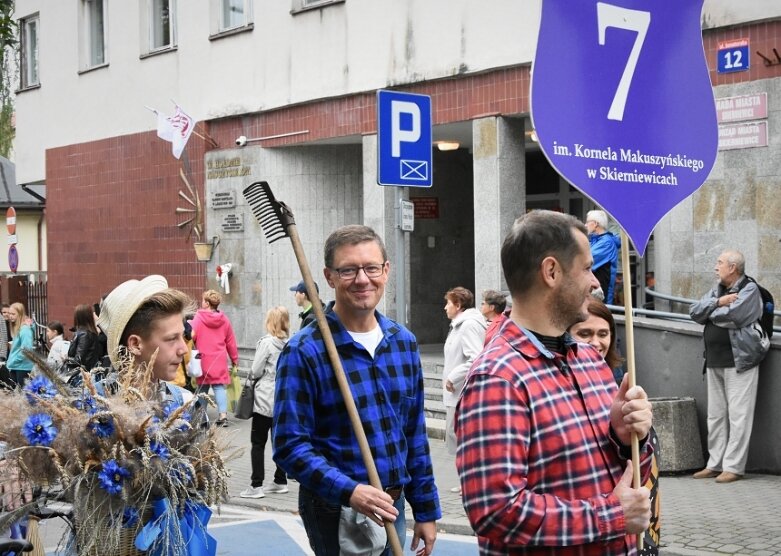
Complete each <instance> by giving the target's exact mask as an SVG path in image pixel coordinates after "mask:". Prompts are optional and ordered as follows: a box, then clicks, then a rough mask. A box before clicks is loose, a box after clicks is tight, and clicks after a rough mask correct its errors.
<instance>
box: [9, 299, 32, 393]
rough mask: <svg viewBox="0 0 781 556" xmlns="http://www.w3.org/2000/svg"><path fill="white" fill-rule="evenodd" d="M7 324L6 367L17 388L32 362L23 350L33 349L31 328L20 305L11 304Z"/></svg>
mask: <svg viewBox="0 0 781 556" xmlns="http://www.w3.org/2000/svg"><path fill="white" fill-rule="evenodd" d="M8 323H9V324H10V325H11V337H12V339H11V349H10V351H9V353H8V361H6V366H7V367H8V371H9V373H10V375H11V380H12V381H13V382H15V383H16V384H18V385H19V386H24V383H25V382H27V378H28V377H29V376H30V371H32V370H33V362H32V360H30V359H28V358H27V356H26V355H25V354H24V350H25V349H33V327H32V324H30V323H29V319H28V318H27V311H25V309H24V305H23V304H21V303H13V304H11V307H10V308H9V309H8Z"/></svg>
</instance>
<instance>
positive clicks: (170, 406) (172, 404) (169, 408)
mask: <svg viewBox="0 0 781 556" xmlns="http://www.w3.org/2000/svg"><path fill="white" fill-rule="evenodd" d="M180 407H182V404H180V403H177V402H176V401H175V400H168V401H167V402H165V403H164V404H163V417H165V418H166V419H168V418H169V417H171V414H172V413H173V412H174V411H176V410H177V409H179V408H180Z"/></svg>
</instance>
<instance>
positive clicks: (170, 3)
mask: <svg viewBox="0 0 781 556" xmlns="http://www.w3.org/2000/svg"><path fill="white" fill-rule="evenodd" d="M174 46H176V0H149V52H154V51H155V50H162V49H167V48H172V47H174Z"/></svg>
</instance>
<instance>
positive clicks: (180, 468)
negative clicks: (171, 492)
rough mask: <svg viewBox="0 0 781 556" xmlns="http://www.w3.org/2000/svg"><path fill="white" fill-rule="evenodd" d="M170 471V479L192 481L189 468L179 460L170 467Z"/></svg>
mask: <svg viewBox="0 0 781 556" xmlns="http://www.w3.org/2000/svg"><path fill="white" fill-rule="evenodd" d="M170 473H171V478H172V479H176V480H178V481H179V482H181V483H185V484H187V483H192V482H193V479H194V477H193V474H192V472H191V471H190V468H189V467H188V466H187V465H185V464H184V463H182V462H181V461H180V462H178V463H176V464H175V465H173V466H172V467H171V470H170Z"/></svg>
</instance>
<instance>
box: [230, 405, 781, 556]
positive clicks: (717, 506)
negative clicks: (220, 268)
mask: <svg viewBox="0 0 781 556" xmlns="http://www.w3.org/2000/svg"><path fill="white" fill-rule="evenodd" d="M230 423H231V426H230V427H229V428H228V429H223V430H226V431H228V433H229V434H230V435H233V437H232V438H233V442H232V444H233V445H234V446H239V447H243V448H245V453H244V454H243V455H242V456H241V457H239V458H237V459H235V460H233V461H230V462H229V463H228V467H229V468H230V469H231V471H232V477H231V480H230V495H231V498H230V502H229V503H230V504H236V505H241V506H246V507H251V508H255V509H260V510H274V511H283V512H294V513H295V512H297V506H298V483H296V482H295V481H289V482H288V487H289V488H290V492H289V493H288V494H267V495H266V497H265V498H261V499H257V500H254V499H247V498H240V497H239V492H241V491H242V490H244V489H245V488H246V487H247V486H249V484H250V475H251V467H250V456H249V450H250V442H249V436H250V424H251V421H238V420H234V419H231V421H230ZM430 446H431V455H432V460H433V463H434V477H435V478H436V483H437V488H438V489H439V496H440V502H441V506H442V519H441V520H440V521H439V522H438V528H439V529H440V531H444V532H447V533H455V534H462V535H463V534H466V535H469V534H472V528H471V527H470V526H469V521H468V520H467V518H466V513H465V512H464V508H463V507H462V505H461V498H460V496H459V495H457V494H454V493H452V492H450V488H451V487H453V486H456V485H457V484H458V478H457V474H456V468H455V463H454V456H451V455H449V454H448V453H447V451H446V450H445V443H444V442H443V441H441V440H430ZM273 475H274V463H273V461H272V459H271V447H270V446H267V447H266V481H265V483H264V484H268V482H269V481H271V480H273ZM661 500H662V513H661V519H662V550H661V552H660V553H661V554H662V555H664V556H694V555H697V556H711V555H716V554H718V555H724V554H740V555H753V556H770V555H774V554H777V555H781V476H774V475H747V476H746V478H745V479H744V480H742V481H738V482H735V483H731V484H724V485H720V484H716V483H715V482H714V481H713V480H694V479H692V478H691V477H689V476H688V475H686V476H677V477H671V476H663V477H662V479H661ZM407 520H408V523H410V522H411V520H412V514H411V512H410V511H409V508H407Z"/></svg>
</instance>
